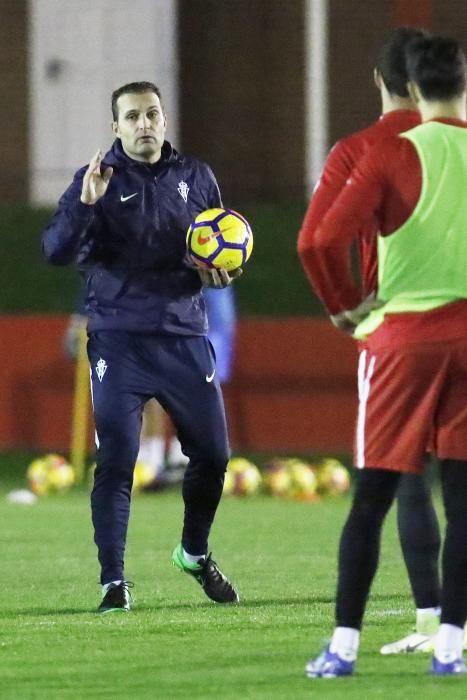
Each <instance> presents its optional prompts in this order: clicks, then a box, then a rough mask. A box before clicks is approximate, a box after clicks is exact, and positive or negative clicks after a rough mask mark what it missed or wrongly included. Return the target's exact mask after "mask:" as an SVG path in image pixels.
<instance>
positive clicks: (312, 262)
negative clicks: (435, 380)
mask: <svg viewBox="0 0 467 700" xmlns="http://www.w3.org/2000/svg"><path fill="white" fill-rule="evenodd" d="M388 116H389V115H388ZM437 121H440V122H443V123H447V124H452V125H454V126H459V127H463V128H467V122H464V121H460V120H456V119H439V120H437ZM420 191H421V165H420V161H419V158H418V155H417V152H416V150H415V147H414V146H413V144H412V143H411V142H410V141H409V140H408V139H404V138H399V137H398V136H389V137H386V138H383V139H381V140H380V141H378V143H377V144H374V145H373V146H371V147H369V148H368V149H367V151H366V153H365V154H364V155H363V157H362V158H361V159H360V160H359V162H358V164H357V165H356V167H355V168H354V169H353V170H352V173H351V175H350V177H349V178H347V181H346V185H345V187H343V188H342V189H341V192H340V195H339V196H338V197H337V199H336V201H335V202H334V203H333V204H332V206H331V207H330V208H329V209H328V211H327V212H326V214H325V215H324V217H323V218H322V220H321V221H320V223H319V224H318V225H317V226H316V228H315V229H314V230H313V231H311V229H309V233H308V235H307V231H306V230H305V231H304V227H302V231H301V232H300V239H299V252H300V256H301V259H302V263H303V265H304V267H305V270H306V273H307V276H308V278H309V279H310V281H311V284H312V286H313V287H314V289H315V291H316V292H317V294H318V296H319V297H320V298H321V299H322V301H323V303H324V305H325V306H326V307H327V309H328V310H329V311H330V313H332V314H335V313H338V312H340V311H343V310H345V309H352V308H354V307H355V306H357V305H358V303H359V302H360V301H361V292H360V290H359V288H358V287H357V286H356V284H355V282H354V280H353V277H352V274H351V267H350V249H351V245H352V242H353V241H354V240H356V239H357V240H360V239H361V238H362V235H363V234H362V232H365V235H366V236H367V240H368V241H369V242H370V241H373V242H376V238H377V235H378V233H379V234H382V235H389V234H390V233H392V232H394V231H395V230H397V229H398V228H400V226H401V225H402V224H403V223H404V222H405V221H406V220H407V218H408V217H409V216H410V214H411V213H412V212H413V210H414V208H415V206H416V204H417V202H418V199H419V196H420ZM304 226H305V223H304ZM466 312H467V302H466V301H460V302H456V303H454V304H450V305H447V307H446V308H444V307H443V308H442V309H440V310H437V309H435V310H434V311H433V312H428V313H424V314H415V313H412V314H397V315H393V317H392V319H391V322H392V323H391V340H392V339H394V338H396V337H399V340H400V337H401V333H402V334H403V335H404V336H406V337H411V338H413V339H414V340H415V339H419V340H429V339H432V338H435V337H437V338H440V337H444V338H454V337H463V336H464V335H465V334H466V333H467V313H466ZM427 320H429V321H430V323H426V321H427ZM383 325H384V324H383ZM386 331H387V327H386V328H385V329H383V334H384V333H386ZM376 333H379V331H376ZM383 334H381V333H380V336H381V337H382V335H383ZM387 339H388V338H387V333H386V336H385V340H387Z"/></svg>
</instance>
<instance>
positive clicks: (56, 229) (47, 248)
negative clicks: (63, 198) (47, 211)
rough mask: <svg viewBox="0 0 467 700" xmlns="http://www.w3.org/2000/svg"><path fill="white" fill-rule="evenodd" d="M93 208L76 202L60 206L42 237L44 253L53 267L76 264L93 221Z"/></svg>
mask: <svg viewBox="0 0 467 700" xmlns="http://www.w3.org/2000/svg"><path fill="white" fill-rule="evenodd" d="M93 209H94V208H93V207H92V206H87V205H85V204H83V203H82V202H80V201H79V200H76V201H75V202H72V203H67V206H66V207H63V206H60V207H59V209H58V210H57V212H56V213H55V215H54V217H53V219H52V221H51V222H50V224H49V225H48V226H47V228H46V229H45V231H44V233H43V235H42V252H43V254H44V256H45V258H46V259H47V260H48V262H50V263H51V264H52V265H69V264H70V263H73V262H75V260H76V257H77V254H78V251H79V247H80V242H81V238H82V236H83V234H84V233H85V232H86V230H87V228H88V227H89V225H90V224H91V222H92V219H93Z"/></svg>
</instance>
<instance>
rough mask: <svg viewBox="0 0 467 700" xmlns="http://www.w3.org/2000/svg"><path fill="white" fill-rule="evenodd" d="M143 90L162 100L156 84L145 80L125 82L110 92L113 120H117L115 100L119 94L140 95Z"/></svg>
mask: <svg viewBox="0 0 467 700" xmlns="http://www.w3.org/2000/svg"><path fill="white" fill-rule="evenodd" d="M143 92H154V93H155V94H156V95H157V97H158V98H159V100H160V101H161V102H162V95H161V91H160V90H159V88H158V87H157V85H154V83H148V82H147V81H145V80H142V81H140V82H139V83H127V84H126V85H122V87H119V88H117V90H114V91H113V93H112V116H113V119H114V121H115V122H116V121H118V108H117V100H118V98H119V97H120V96H121V95H128V94H130V95H142V94H143Z"/></svg>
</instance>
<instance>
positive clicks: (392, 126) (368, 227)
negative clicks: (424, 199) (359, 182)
mask: <svg viewBox="0 0 467 700" xmlns="http://www.w3.org/2000/svg"><path fill="white" fill-rule="evenodd" d="M419 123H420V116H419V114H418V112H415V111H413V110H396V111H393V112H388V113H387V114H385V115H383V116H382V117H380V119H378V121H376V122H374V123H373V124H371V125H370V126H368V127H367V128H366V129H362V130H361V131H357V132H356V133H355V134H351V135H350V136H348V137H346V138H344V139H342V140H341V141H338V142H337V143H336V145H335V146H334V148H333V149H332V150H331V152H330V154H329V156H328V158H327V160H326V163H325V165H324V169H323V172H322V175H321V177H320V180H319V182H318V185H317V186H316V188H315V191H314V193H313V196H312V198H311V201H310V204H309V206H308V209H307V212H306V214H305V218H304V220H303V224H302V227H301V229H300V233H299V238H298V252H299V255H300V258H301V261H302V265H303V267H304V270H305V273H306V275H307V277H308V280H309V281H310V284H311V285H312V287H313V288H314V290H315V292H316V294H317V295H318V296H319V298H320V299H321V301H322V302H323V303H324V305H325V306H326V308H327V309H328V311H329V313H331V314H335V313H338V312H339V311H343V310H345V309H351V308H354V307H355V306H357V304H358V303H359V302H360V301H361V299H362V298H365V297H366V296H367V295H368V294H369V293H370V292H372V291H373V290H374V289H375V288H376V281H377V255H376V233H377V232H378V224H377V221H376V220H372V219H371V218H370V219H368V220H367V221H365V222H364V223H363V224H362V225H361V227H360V229H359V230H358V231H355V230H352V234H353V236H354V237H355V238H356V239H357V245H358V254H359V265H360V274H361V290H358V291H357V290H356V287H355V285H354V284H353V280H352V279H351V276H350V280H351V281H350V284H348V286H344V284H345V280H347V282H348V280H349V275H348V274H347V273H348V272H349V270H348V269H347V267H346V265H345V268H346V269H345V270H344V276H342V279H341V273H340V271H338V270H336V268H335V267H333V266H331V268H330V269H329V267H328V265H327V257H328V256H327V254H326V253H325V252H324V251H323V250H322V248H321V246H318V245H317V243H316V231H317V229H318V227H319V226H320V224H321V222H322V220H323V218H324V217H325V215H326V214H327V213H328V211H329V210H330V209H331V208H332V206H333V204H334V202H335V201H336V199H337V198H338V196H339V195H340V193H341V192H342V190H343V189H344V187H345V186H346V183H347V181H348V179H349V177H350V175H351V173H352V171H353V169H354V168H355V166H356V165H357V163H359V161H360V160H361V159H362V157H363V156H364V155H365V154H366V153H367V152H368V151H369V150H370V149H373V148H374V147H375V146H378V144H381V143H384V141H387V139H388V138H390V137H393V136H395V135H397V134H400V133H401V132H403V131H408V130H409V129H412V128H413V127H414V126H417V124H419ZM418 186H419V190H420V182H418ZM419 190H418V191H419ZM396 214H397V212H396ZM404 214H405V212H402V213H401V216H403V215H404ZM331 262H334V261H331ZM336 283H337V284H338V286H339V289H338V290H336V293H334V287H335V286H336Z"/></svg>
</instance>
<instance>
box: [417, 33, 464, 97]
mask: <svg viewBox="0 0 467 700" xmlns="http://www.w3.org/2000/svg"><path fill="white" fill-rule="evenodd" d="M466 71H467V64H466V59H465V55H464V52H463V51H462V49H461V47H460V45H459V43H458V42H457V41H456V40H455V39H451V38H449V37H444V36H433V37H425V38H422V39H416V40H414V41H413V42H411V43H410V44H409V46H408V47H407V73H408V76H409V80H412V81H413V82H414V83H416V84H417V85H418V87H419V88H420V92H421V93H422V96H423V97H424V98H425V100H432V101H437V100H450V99H452V98H454V97H459V96H460V95H462V93H463V92H464V90H465V88H466Z"/></svg>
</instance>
